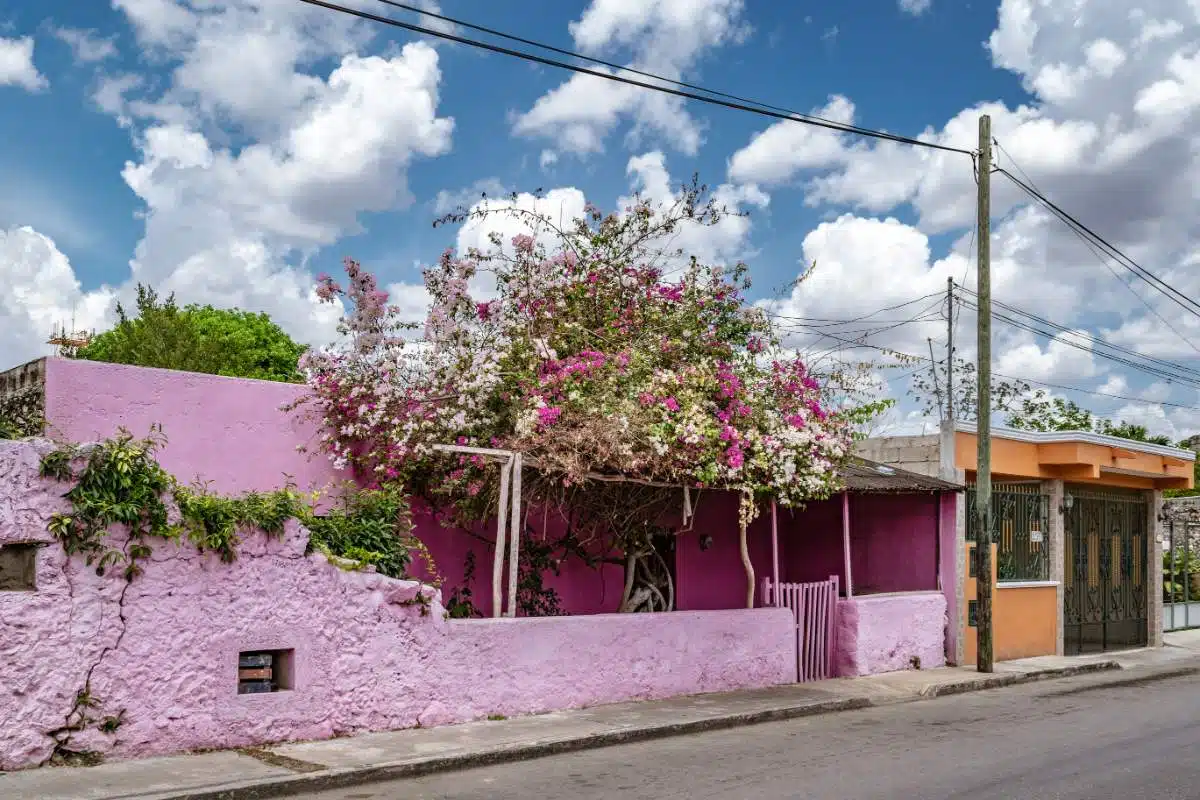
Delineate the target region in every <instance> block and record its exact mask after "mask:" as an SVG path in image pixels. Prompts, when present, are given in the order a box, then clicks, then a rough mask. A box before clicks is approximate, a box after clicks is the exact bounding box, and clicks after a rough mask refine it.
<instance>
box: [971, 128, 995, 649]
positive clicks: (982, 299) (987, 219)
mask: <svg viewBox="0 0 1200 800" xmlns="http://www.w3.org/2000/svg"><path fill="white" fill-rule="evenodd" d="M991 177H992V119H991V117H989V116H987V115H986V114H984V115H983V116H981V117H980V118H979V176H978V180H979V209H978V217H979V219H978V225H979V233H978V248H979V249H978V253H979V274H978V277H977V281H978V284H979V285H978V286H977V287H976V291H977V293H978V299H979V303H978V305H979V314H978V334H979V369H978V370H977V373H978V378H979V386H978V390H977V393H976V394H977V396H976V402H977V403H978V408H977V409H976V411H975V419H976V422H977V428H976V440H977V441H978V444H979V449H978V453H977V456H976V463H975V501H976V502H975V505H976V512H977V514H978V516H979V536H978V537H977V544H976V547H975V552H976V553H977V554H978V557H979V564H978V569H977V570H976V588H977V598H976V610H977V614H976V623H977V627H976V629H975V630H976V635H977V643H978V646H977V647H976V648H975V652H976V664H975V666H976V669H978V670H979V671H980V672H991V671H992V666H993V665H992V655H993V642H992V634H993V629H992V593H993V586H992V514H991V510H992V275H991V250H992V247H991V244H992V234H991Z"/></svg>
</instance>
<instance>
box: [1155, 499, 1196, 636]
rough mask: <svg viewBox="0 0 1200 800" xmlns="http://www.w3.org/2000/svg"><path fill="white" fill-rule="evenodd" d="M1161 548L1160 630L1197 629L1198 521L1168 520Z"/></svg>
mask: <svg viewBox="0 0 1200 800" xmlns="http://www.w3.org/2000/svg"><path fill="white" fill-rule="evenodd" d="M1166 533H1167V543H1166V546H1165V547H1164V548H1163V555H1162V560H1163V586H1162V594H1163V630H1167V631H1178V630H1183V629H1185V628H1200V522H1195V521H1183V520H1168V521H1167V522H1166Z"/></svg>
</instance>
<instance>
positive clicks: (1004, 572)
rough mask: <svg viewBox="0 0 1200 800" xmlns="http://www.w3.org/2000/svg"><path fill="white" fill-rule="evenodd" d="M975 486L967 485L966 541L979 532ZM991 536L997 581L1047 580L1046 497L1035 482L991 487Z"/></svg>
mask: <svg viewBox="0 0 1200 800" xmlns="http://www.w3.org/2000/svg"><path fill="white" fill-rule="evenodd" d="M977 508H978V497H977V494H976V488H975V487H974V486H970V487H968V488H967V530H966V534H967V541H968V542H973V541H975V540H976V537H977V535H978V533H979V531H978V528H979V517H978V511H977ZM991 518H992V537H993V539H992V540H993V541H994V542H996V544H997V547H996V554H997V564H996V578H997V580H999V581H1002V582H1003V581H1047V580H1050V559H1049V557H1048V545H1047V544H1046V534H1047V531H1049V528H1050V497H1049V496H1048V495H1046V494H1043V493H1042V489H1041V485H1040V484H1037V483H1033V484H1027V483H1026V484H1022V483H998V484H996V485H995V486H993V487H992V514H991Z"/></svg>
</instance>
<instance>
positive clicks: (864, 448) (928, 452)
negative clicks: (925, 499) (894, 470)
mask: <svg viewBox="0 0 1200 800" xmlns="http://www.w3.org/2000/svg"><path fill="white" fill-rule="evenodd" d="M941 441H942V440H941V436H940V435H939V434H932V435H929V436H880V437H875V438H872V439H864V440H862V441H859V442H855V443H854V452H855V454H856V455H858V456H861V457H862V458H866V459H869V460H871V461H878V462H879V463H880V464H889V465H891V466H893V467H899V468H900V469H906V470H909V471H910V472H916V473H918V474H920V475H928V476H930V477H933V478H937V477H943V476H941V474H940V473H941V446H942V445H941Z"/></svg>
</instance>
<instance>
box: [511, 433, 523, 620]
mask: <svg viewBox="0 0 1200 800" xmlns="http://www.w3.org/2000/svg"><path fill="white" fill-rule="evenodd" d="M521 468H522V463H521V454H520V453H515V454H513V462H512V475H513V477H512V543H511V544H510V545H509V556H508V615H509V616H510V617H515V616H516V615H517V580H518V578H519V574H518V566H519V559H520V557H521Z"/></svg>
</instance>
